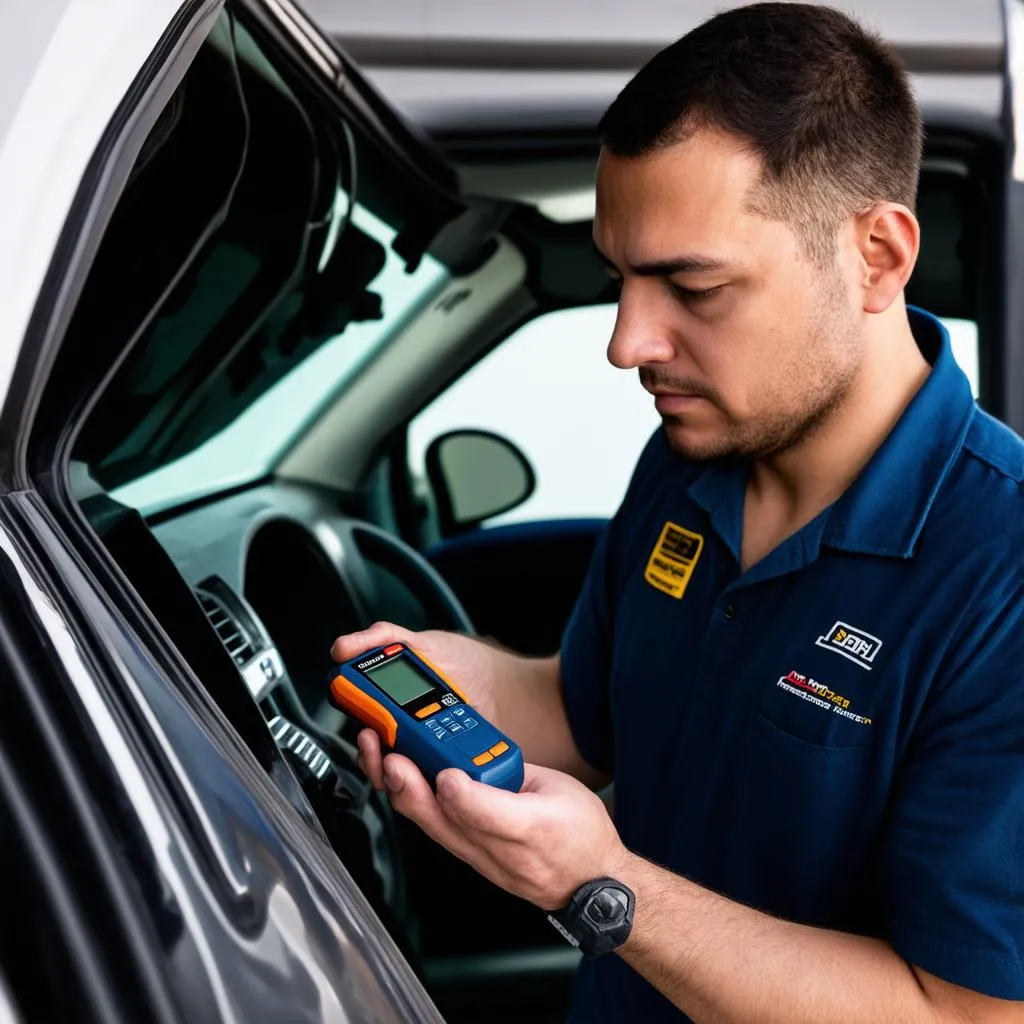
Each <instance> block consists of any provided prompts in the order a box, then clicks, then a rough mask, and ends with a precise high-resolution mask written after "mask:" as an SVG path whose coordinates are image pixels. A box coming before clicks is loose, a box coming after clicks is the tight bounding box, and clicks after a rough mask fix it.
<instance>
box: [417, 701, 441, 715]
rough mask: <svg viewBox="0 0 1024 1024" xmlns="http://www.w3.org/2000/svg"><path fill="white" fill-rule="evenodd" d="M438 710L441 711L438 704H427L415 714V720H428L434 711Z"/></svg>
mask: <svg viewBox="0 0 1024 1024" xmlns="http://www.w3.org/2000/svg"><path fill="white" fill-rule="evenodd" d="M440 710H441V705H440V704H428V705H427V706H426V707H425V708H420V709H419V711H417V712H416V717H417V718H428V717H429V716H430V715H432V714H433V713H434V712H435V711H440Z"/></svg>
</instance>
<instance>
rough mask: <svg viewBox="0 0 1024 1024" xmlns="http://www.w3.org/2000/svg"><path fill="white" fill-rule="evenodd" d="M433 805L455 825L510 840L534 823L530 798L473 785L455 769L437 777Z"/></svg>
mask: <svg viewBox="0 0 1024 1024" xmlns="http://www.w3.org/2000/svg"><path fill="white" fill-rule="evenodd" d="M435 785H436V787H437V802H438V803H439V804H440V805H441V809H442V810H443V811H444V813H445V816H446V817H447V818H450V819H451V820H452V821H453V822H455V823H456V824H459V825H465V826H468V827H469V828H474V829H477V830H478V831H480V832H487V833H489V834H490V835H493V836H498V837H501V838H504V839H514V838H516V836H518V835H519V834H520V833H521V832H522V830H523V829H524V828H525V827H526V826H527V825H528V824H529V823H530V822H532V821H534V820H535V808H534V807H533V806H532V805H531V803H530V801H531V798H530V797H529V796H526V797H525V801H524V796H523V795H522V794H521V793H510V792H509V791H508V790H505V789H498V788H497V787H496V786H488V785H487V784H486V783H483V782H476V781H475V780H473V779H471V778H470V777H469V776H468V775H467V774H466V773H465V772H464V771H462V770H461V769H459V768H446V769H445V770H444V771H443V772H441V773H440V774H439V775H438V776H437V781H436V783H435Z"/></svg>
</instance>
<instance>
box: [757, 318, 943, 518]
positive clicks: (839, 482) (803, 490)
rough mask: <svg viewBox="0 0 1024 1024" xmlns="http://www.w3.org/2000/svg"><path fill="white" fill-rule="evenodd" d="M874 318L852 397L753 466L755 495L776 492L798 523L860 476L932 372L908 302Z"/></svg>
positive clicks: (774, 498) (781, 506)
mask: <svg viewBox="0 0 1024 1024" xmlns="http://www.w3.org/2000/svg"><path fill="white" fill-rule="evenodd" d="M876 316H877V319H875V318H873V320H872V323H871V324H870V329H871V334H870V335H869V337H868V338H867V344H866V348H865V357H864V362H863V365H862V367H861V369H860V371H859V372H858V375H857V377H856V378H855V380H854V382H853V384H852V386H851V388H850V391H849V393H848V394H847V395H846V398H845V399H844V401H843V402H842V403H841V404H840V405H839V406H838V407H837V408H836V409H835V410H833V412H832V414H831V415H830V416H829V418H828V419H827V420H826V421H825V422H824V423H822V424H821V425H820V426H819V427H818V428H817V429H816V430H815V431H814V432H813V433H812V434H810V435H809V436H808V437H807V438H805V439H804V440H803V441H802V442H801V443H800V444H799V445H797V446H796V447H794V448H791V449H788V450H787V451H785V452H782V453H780V454H779V455H777V456H770V457H767V458H765V459H759V460H756V461H755V462H754V463H753V464H752V467H751V472H750V479H749V483H748V499H751V500H753V501H754V502H756V503H760V502H761V501H763V500H765V499H768V500H770V501H771V502H772V503H775V504H776V507H777V508H779V509H786V510H787V512H786V517H787V518H788V519H789V520H790V521H791V523H793V524H794V527H793V528H794V529H799V527H800V526H801V525H803V524H804V523H806V522H809V521H810V520H811V519H813V518H814V517H815V516H816V515H817V514H818V513H819V512H821V511H822V510H823V509H825V508H826V507H827V506H829V505H831V504H832V503H833V502H834V501H836V499H838V498H839V496H840V495H841V494H842V493H843V492H844V491H845V490H846V489H847V488H848V487H849V486H850V484H852V483H853V481H854V480H855V479H856V478H857V476H858V474H859V473H860V472H861V470H862V469H863V468H864V467H865V465H867V463H868V461H869V460H870V458H871V456H872V455H873V454H874V453H875V451H876V450H877V449H878V448H879V446H880V445H881V444H882V442H883V441H884V440H885V438H886V437H887V435H888V434H889V432H890V431H891V430H892V429H893V427H894V426H895V425H896V422H897V421H898V420H899V418H900V416H901V415H902V414H903V411H904V410H905V409H906V407H907V406H908V405H909V404H910V401H911V399H912V398H913V397H914V395H915V394H917V392H918V390H919V389H920V387H921V385H922V384H923V383H924V382H925V380H926V379H927V377H928V374H929V372H930V367H929V365H928V363H927V361H926V360H925V358H924V356H922V354H921V351H920V349H919V348H918V347H917V342H916V341H915V340H914V336H913V334H912V332H911V330H910V324H909V323H908V321H907V314H906V306H905V305H904V304H903V302H902V301H901V302H900V303H899V304H898V307H897V306H896V305H895V304H894V306H893V307H892V308H890V309H889V310H888V311H886V313H884V314H877V315H876Z"/></svg>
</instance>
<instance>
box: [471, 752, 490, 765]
mask: <svg viewBox="0 0 1024 1024" xmlns="http://www.w3.org/2000/svg"><path fill="white" fill-rule="evenodd" d="M493 760H494V758H493V757H492V756H491V755H490V754H488V753H487V751H486V750H485V751H484V752H483V753H482V754H477V755H476V757H474V758H473V764H476V765H480V764H487V762H488V761H493Z"/></svg>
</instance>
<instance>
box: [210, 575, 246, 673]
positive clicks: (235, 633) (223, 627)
mask: <svg viewBox="0 0 1024 1024" xmlns="http://www.w3.org/2000/svg"><path fill="white" fill-rule="evenodd" d="M196 597H197V598H199V603H200V604H201V605H202V607H203V611H204V612H206V617H207V618H208V619H209V620H210V625H211V626H213V628H214V629H215V630H216V631H217V636H219V637H220V641H221V643H222V644H223V645H224V649H225V650H226V651H227V652H228V654H230V655H231V657H232V658H233V659H234V662H235V664H236V665H238V666H239V667H241V666H243V665H245V664H247V663H248V662H250V661H251V660H252V659H253V658H254V657H255V656H256V649H255V648H254V647H253V645H252V642H251V641H250V640H249V638H248V637H247V636H246V635H245V633H244V632H243V630H242V627H241V626H240V625H239V624H238V623H237V622H236V621H235V620H234V619H233V618H232V617H231V614H230V613H229V612H228V610H227V608H225V607H224V605H223V603H222V602H221V601H219V600H218V599H217V598H216V597H214V596H213V595H212V594H208V593H207V592H206V591H203V590H197V591H196Z"/></svg>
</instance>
